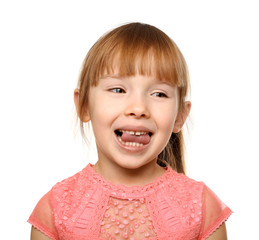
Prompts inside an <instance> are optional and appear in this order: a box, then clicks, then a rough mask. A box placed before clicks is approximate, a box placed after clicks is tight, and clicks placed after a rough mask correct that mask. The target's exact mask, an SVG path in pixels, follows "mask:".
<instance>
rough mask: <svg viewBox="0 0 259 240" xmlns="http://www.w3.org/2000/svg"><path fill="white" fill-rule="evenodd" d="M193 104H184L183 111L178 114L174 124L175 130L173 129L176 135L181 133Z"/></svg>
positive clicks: (188, 102)
mask: <svg viewBox="0 0 259 240" xmlns="http://www.w3.org/2000/svg"><path fill="white" fill-rule="evenodd" d="M191 106H192V104H191V102H190V101H186V102H185V103H184V106H183V109H181V110H180V111H179V112H178V115H177V117H176V120H175V123H174V128H173V132H174V133H178V132H180V131H181V129H182V127H183V125H184V123H185V121H186V119H187V117H188V115H189V113H190V111H191Z"/></svg>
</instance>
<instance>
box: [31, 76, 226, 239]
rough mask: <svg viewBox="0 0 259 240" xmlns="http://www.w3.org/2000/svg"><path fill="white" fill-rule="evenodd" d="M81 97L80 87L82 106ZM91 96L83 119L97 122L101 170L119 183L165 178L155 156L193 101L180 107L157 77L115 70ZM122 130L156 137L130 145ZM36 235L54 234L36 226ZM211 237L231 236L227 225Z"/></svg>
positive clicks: (175, 95)
mask: <svg viewBox="0 0 259 240" xmlns="http://www.w3.org/2000/svg"><path fill="white" fill-rule="evenodd" d="M79 96H80V91H79V90H78V89H76V90H75V92H74V100H75V106H76V108H77V110H79ZM88 100H89V104H88V106H87V109H86V111H85V112H86V113H85V115H84V116H80V119H81V121H83V122H88V121H90V120H91V123H92V127H93V131H94V135H95V139H96V145H97V152H98V162H97V163H96V164H95V166H94V168H95V170H96V172H98V173H99V174H101V175H102V176H103V177H104V178H105V179H107V180H109V181H112V182H113V183H114V184H123V185H126V186H132V185H144V184H147V183H149V182H152V181H153V180H154V179H155V178H157V177H158V176H161V175H162V174H163V172H164V169H163V168H161V167H159V166H158V165H157V163H156V158H157V156H158V155H159V153H160V152H161V151H162V150H163V149H164V147H165V146H166V144H167V142H168V140H169V138H170V135H171V133H172V132H175V133H177V132H179V131H180V130H181V128H182V126H183V124H184V122H185V120H186V118H187V116H188V114H189V112H190V108H191V103H190V102H185V106H184V108H183V110H181V111H179V100H178V91H177V86H174V85H172V84H171V83H168V82H163V81H160V80H157V79H156V78H155V77H153V76H143V75H135V76H130V77H123V78H122V77H120V76H119V75H118V74H116V73H114V74H113V75H109V76H108V75H107V76H103V77H102V78H101V79H100V80H99V82H98V84H97V86H92V87H91V88H90V93H89V98H88ZM121 130H125V131H133V132H140V133H141V134H143V132H147V133H149V135H151V133H152V135H151V137H147V138H148V141H145V143H144V144H143V145H142V146H138V144H135V146H129V145H126V144H125V143H123V142H121V141H120V139H119V137H118V135H117V134H116V133H118V131H121ZM115 131H116V133H115ZM138 134H139V133H138ZM31 239H32V240H46V239H49V238H48V237H46V236H45V235H44V234H43V233H41V232H40V231H38V230H37V229H35V228H34V227H32V231H31ZM208 239H209V240H226V239H227V236H226V228H225V224H224V223H223V224H222V225H221V226H220V227H219V229H218V230H216V231H215V232H214V233H213V234H212V235H211V236H210V237H209V238H208Z"/></svg>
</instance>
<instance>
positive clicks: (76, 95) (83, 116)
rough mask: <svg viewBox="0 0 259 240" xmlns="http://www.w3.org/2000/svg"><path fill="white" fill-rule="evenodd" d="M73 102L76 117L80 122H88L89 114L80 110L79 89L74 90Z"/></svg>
mask: <svg viewBox="0 0 259 240" xmlns="http://www.w3.org/2000/svg"><path fill="white" fill-rule="evenodd" d="M74 103H75V107H76V112H77V115H78V117H79V118H80V120H81V121H82V122H89V121H90V116H89V113H88V111H84V112H81V110H80V90H79V89H78V88H76V89H75V91H74Z"/></svg>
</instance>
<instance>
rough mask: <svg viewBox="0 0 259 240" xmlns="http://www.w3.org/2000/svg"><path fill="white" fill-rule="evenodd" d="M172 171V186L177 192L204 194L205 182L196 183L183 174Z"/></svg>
mask: <svg viewBox="0 0 259 240" xmlns="http://www.w3.org/2000/svg"><path fill="white" fill-rule="evenodd" d="M170 171H171V178H170V185H171V187H173V188H174V189H175V190H177V191H180V192H186V193H189V194H190V193H195V194H199V195H200V194H202V193H203V191H204V189H205V188H206V185H205V184H204V182H201V181H196V180H194V179H192V178H190V177H188V176H186V175H184V174H182V173H177V172H175V171H174V170H172V169H171V170H170Z"/></svg>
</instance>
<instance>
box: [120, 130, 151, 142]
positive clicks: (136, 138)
mask: <svg viewBox="0 0 259 240" xmlns="http://www.w3.org/2000/svg"><path fill="white" fill-rule="evenodd" d="M121 140H122V141H123V142H136V143H142V144H148V143H149V142H150V136H149V135H148V134H141V135H131V134H129V133H126V132H123V133H122V135H121Z"/></svg>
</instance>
